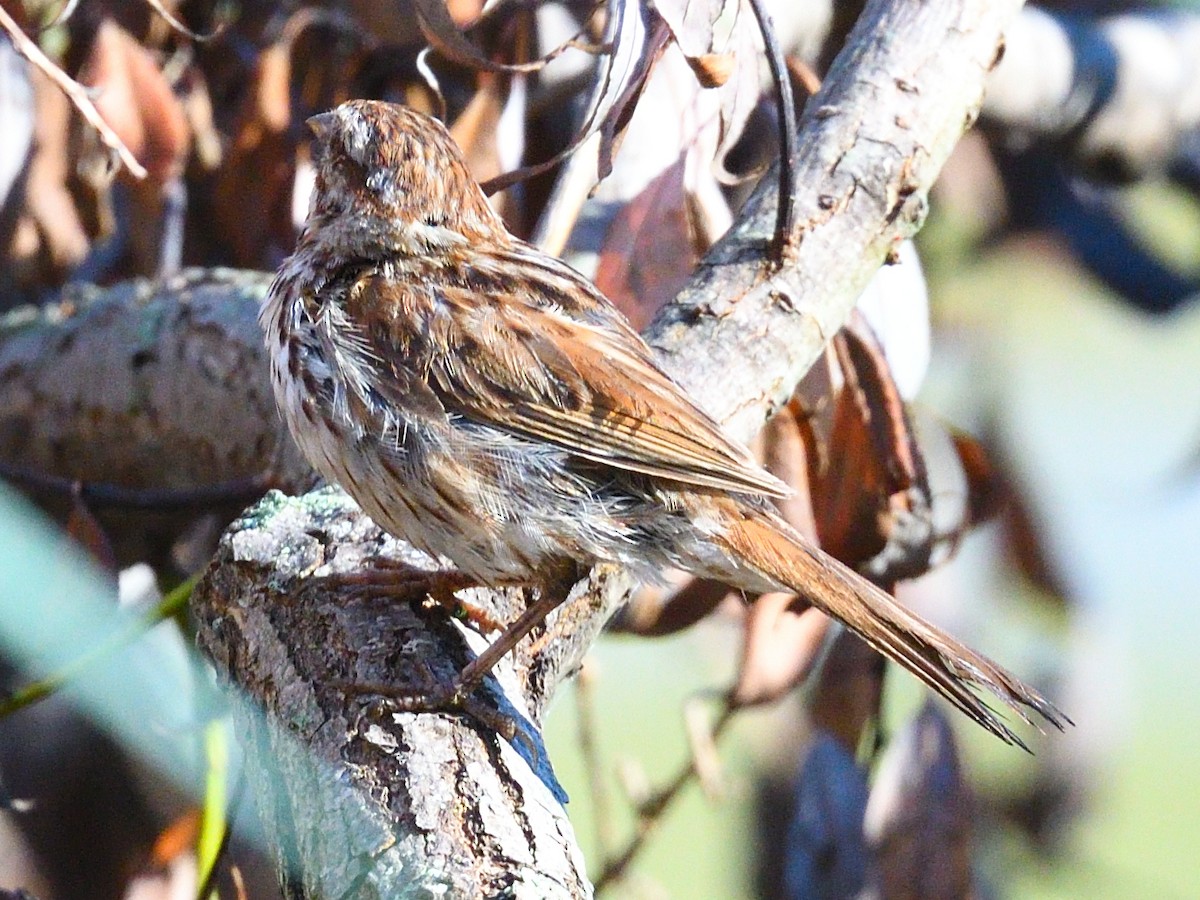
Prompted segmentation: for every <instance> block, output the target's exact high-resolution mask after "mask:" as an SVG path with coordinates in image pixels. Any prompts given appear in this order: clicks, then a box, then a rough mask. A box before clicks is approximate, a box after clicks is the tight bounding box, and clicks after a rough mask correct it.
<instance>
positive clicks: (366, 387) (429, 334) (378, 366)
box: [259, 100, 1069, 747]
mask: <svg viewBox="0 0 1200 900" xmlns="http://www.w3.org/2000/svg"><path fill="white" fill-rule="evenodd" d="M308 124H309V127H310V128H311V129H312V131H313V133H314V139H313V156H314V165H315V169H316V178H315V186H314V189H313V193H312V197H311V200H310V206H309V212H308V217H307V219H306V222H305V224H304V227H303V229H302V231H301V233H300V235H299V238H298V240H297V245H296V249H295V251H294V252H293V253H292V254H291V256H289V257H288V258H287V259H286V260H284V262H283V263H282V264H281V266H280V268H279V271H278V273H277V275H276V277H275V280H274V281H273V283H272V285H271V288H270V290H269V292H268V294H267V296H266V299H265V300H264V302H263V305H262V307H261V310H260V316H259V318H260V323H261V325H262V327H263V331H264V333H265V339H266V345H267V351H268V354H269V357H270V361H271V377H272V384H273V386H274V392H275V397H276V401H277V405H278V407H279V410H280V412H281V415H282V417H283V419H284V420H285V421H286V423H287V426H288V429H289V431H290V432H291V434H292V436H293V437H294V439H295V440H296V443H297V444H298V445H299V447H300V449H301V450H302V452H303V453H304V454H305V456H306V457H307V458H308V460H309V461H310V462H311V463H312V464H313V466H314V467H315V468H316V469H317V470H318V471H319V472H321V473H322V474H323V475H324V476H325V477H326V478H328V479H330V480H332V481H334V482H336V483H337V484H339V485H341V487H342V488H343V489H344V490H345V491H346V492H347V493H348V494H349V495H350V496H351V497H352V498H353V499H354V500H355V501H356V502H357V503H358V505H359V506H360V507H361V508H362V509H363V511H364V512H366V514H367V515H368V516H370V518H371V519H373V520H374V521H375V522H376V523H377V524H378V525H379V526H380V527H381V528H383V529H384V530H385V531H387V532H389V533H390V534H392V535H393V536H395V537H397V538H400V539H402V540H404V541H407V542H408V543H409V544H411V545H412V546H414V547H416V548H417V549H419V550H422V551H425V552H427V553H429V554H431V555H433V556H434V557H439V558H445V559H448V560H449V561H450V562H451V563H452V564H453V565H454V567H455V569H456V570H457V572H458V573H459V575H460V576H461V578H462V581H461V582H459V583H460V584H478V585H484V586H501V585H513V584H522V585H527V586H533V587H537V588H538V591H537V599H536V600H535V601H532V602H530V604H529V605H528V607H527V608H526V609H525V610H524V611H523V612H522V613H521V614H520V615H519V616H518V617H517V619H516V621H514V622H512V623H511V624H509V625H508V626H507V628H506V629H505V630H504V631H502V632H501V634H500V636H499V637H497V638H496V639H495V640H494V641H493V643H492V644H491V645H490V647H488V649H487V650H485V651H484V652H483V653H481V654H480V655H479V656H478V657H476V658H475V659H474V660H473V661H472V662H471V663H470V664H469V665H468V666H467V667H466V668H465V669H464V670H463V671H462V673H460V675H459V678H458V680H457V682H456V683H455V685H454V690H452V691H450V692H449V693H448V694H447V695H446V696H448V697H450V698H451V699H457V700H461V699H463V697H464V696H466V695H468V694H469V693H470V691H471V690H472V689H473V688H474V687H476V686H477V685H478V683H479V682H480V680H481V679H482V678H483V676H484V675H486V673H487V671H488V670H489V669H490V668H491V667H492V666H493V665H494V664H495V663H496V661H498V660H499V659H500V658H501V657H502V656H503V654H504V653H506V652H507V651H508V650H510V649H511V648H512V647H514V646H515V645H516V644H517V643H518V642H519V640H520V639H521V638H522V637H523V636H524V635H525V634H527V633H528V632H529V631H530V630H532V629H533V628H534V627H536V626H537V624H538V623H539V622H541V621H542V620H543V619H544V618H545V616H546V615H547V614H548V613H549V612H550V611H552V610H553V609H554V608H555V606H557V605H558V604H559V603H561V602H562V601H563V600H564V599H565V598H566V594H567V591H568V590H569V588H570V585H571V584H573V583H574V581H575V580H577V579H578V578H579V574H580V573H581V572H585V571H586V570H587V569H588V568H589V567H591V566H594V565H597V564H604V563H609V564H617V565H620V566H624V567H628V568H629V569H630V570H632V572H633V573H634V574H635V575H636V576H638V577H643V578H653V577H655V576H656V575H657V574H659V573H661V572H662V571H663V570H664V569H666V568H674V569H683V570H686V571H689V572H692V573H695V574H697V575H699V576H702V577H706V578H711V579H715V580H719V581H721V582H724V583H726V584H728V585H730V586H731V587H733V588H735V589H740V590H741V591H743V592H746V593H748V594H760V593H768V592H776V591H790V592H793V593H795V594H796V595H797V598H798V600H799V601H802V602H805V603H808V604H811V605H812V606H814V607H817V608H818V609H820V610H823V611H824V612H825V613H827V614H829V615H830V616H832V617H833V618H835V619H837V620H838V621H840V622H841V623H843V625H845V627H847V628H849V629H850V630H851V631H853V632H855V633H856V634H858V635H859V636H860V637H861V638H863V639H864V640H865V641H866V642H867V643H868V644H869V645H871V646H872V647H873V648H875V649H876V650H878V651H879V652H880V653H882V654H884V655H885V656H887V657H888V658H890V659H892V660H894V661H895V662H896V663H898V664H899V665H901V666H902V667H904V668H905V669H907V670H908V671H910V672H911V673H913V674H914V675H915V676H916V677H917V678H919V679H920V680H921V681H923V682H925V684H927V685H928V686H929V687H930V688H932V689H933V690H934V691H936V692H937V693H938V694H940V695H941V696H943V697H944V698H946V700H948V701H949V702H950V703H951V704H952V705H953V706H955V707H957V708H958V709H959V710H961V711H962V712H963V713H965V714H966V715H967V716H968V717H969V718H971V719H973V720H974V721H975V722H977V723H979V724H980V725H982V726H983V727H984V728H986V729H987V730H988V731H990V732H991V733H993V734H994V735H996V736H997V737H999V738H1000V739H1001V740H1003V741H1005V742H1007V743H1010V744H1017V745H1019V746H1022V747H1024V746H1025V744H1024V742H1023V741H1022V740H1021V738H1020V737H1019V736H1018V735H1017V734H1016V733H1015V732H1014V731H1013V730H1012V729H1011V728H1010V727H1009V724H1008V722H1007V720H1006V718H1005V717H1004V716H1003V715H1002V714H1001V713H999V712H998V711H997V710H996V709H993V708H992V706H991V705H989V702H988V701H989V699H992V700H998V701H999V702H1000V703H1001V704H1003V705H1004V706H1006V707H1007V708H1008V709H1009V710H1011V711H1012V712H1013V713H1015V714H1016V715H1017V716H1018V717H1019V718H1020V719H1022V720H1023V721H1025V722H1026V723H1034V718H1033V714H1036V716H1038V717H1040V718H1041V719H1042V720H1045V721H1046V722H1049V723H1050V724H1052V725H1054V726H1056V727H1058V728H1060V729H1061V728H1062V727H1063V726H1064V723H1066V722H1069V719H1067V718H1066V716H1065V715H1063V714H1062V713H1061V712H1060V711H1059V710H1057V709H1056V708H1055V707H1054V705H1053V704H1052V703H1050V701H1048V700H1047V699H1046V698H1045V697H1043V696H1042V695H1041V694H1040V693H1038V692H1037V691H1036V690H1034V689H1033V688H1031V687H1029V686H1028V685H1026V684H1025V683H1023V682H1022V681H1021V680H1020V679H1018V678H1017V677H1015V676H1014V675H1012V674H1010V673H1009V672H1007V671H1006V670H1005V669H1003V668H1002V667H1000V666H999V665H997V664H995V663H993V662H992V661H990V660H989V659H987V658H985V657H984V656H982V655H980V654H979V653H977V652H975V651H974V650H972V649H971V648H969V647H967V646H966V645H965V644H963V643H961V642H959V641H958V640H956V639H955V638H953V637H951V636H950V635H948V634H946V633H944V632H942V631H941V630H939V629H938V628H937V627H935V626H934V625H932V624H931V623H929V622H927V621H925V620H924V619H922V618H921V617H920V616H918V615H917V614H916V613H914V612H912V611H911V610H909V609H908V608H907V607H905V606H904V605H903V604H901V603H900V602H899V601H898V600H896V598H894V597H893V596H891V595H890V594H889V593H887V592H885V591H883V590H882V589H880V588H879V587H877V586H876V585H874V584H872V583H871V582H869V581H867V580H866V579H864V578H863V577H861V576H860V575H858V574H857V573H855V572H854V571H853V570H851V569H850V568H848V567H847V566H845V565H843V564H842V563H840V562H838V561H837V560H835V559H833V558H832V557H830V556H829V555H827V554H826V553H824V552H823V551H822V550H821V549H820V548H819V547H817V546H815V545H814V544H813V543H811V542H809V541H808V540H806V539H805V538H804V537H803V536H801V535H800V534H799V533H798V532H797V531H796V530H795V529H794V528H792V527H791V526H790V525H789V524H788V523H787V522H785V521H784V520H783V519H782V518H781V517H780V516H779V514H778V513H777V512H776V511H775V510H774V507H773V505H772V502H771V501H772V500H773V499H774V498H778V497H782V496H786V495H787V494H788V493H789V488H788V487H787V486H786V485H784V484H783V483H782V482H780V481H778V480H777V479H776V478H775V477H774V476H772V475H771V474H769V473H768V472H766V471H765V470H764V469H763V468H761V467H760V466H759V464H758V463H757V461H756V460H755V459H754V457H753V455H752V454H751V453H750V451H749V450H748V449H747V448H746V447H745V446H744V445H742V444H741V443H739V442H738V441H736V440H734V439H733V438H731V437H730V436H728V435H727V434H726V433H725V432H724V431H723V430H722V428H721V426H720V424H719V423H718V422H717V421H716V420H715V419H714V418H713V417H712V416H710V415H709V414H708V413H706V412H705V411H704V409H703V408H702V407H701V406H700V404H699V403H698V402H697V401H696V400H694V399H693V398H692V397H690V396H689V395H688V393H687V392H686V391H685V390H684V389H683V388H682V387H681V386H680V385H679V384H678V383H676V381H675V380H673V379H672V378H671V377H670V375H668V374H667V373H666V372H665V371H664V370H663V368H662V367H661V366H660V365H659V364H658V362H657V361H656V360H655V357H654V354H653V352H652V351H651V349H650V348H649V346H648V345H647V344H646V343H645V341H644V340H643V339H642V338H641V336H640V335H639V334H638V333H637V332H636V331H635V330H634V329H633V328H632V327H631V326H630V324H629V323H628V321H627V320H626V319H625V318H624V317H623V316H622V314H621V313H620V312H618V311H617V309H616V308H615V307H614V306H613V304H612V303H611V302H609V300H608V299H607V298H605V297H604V296H603V295H602V294H601V293H600V291H599V290H598V289H597V288H596V287H595V286H594V285H593V284H592V283H591V282H590V281H589V280H588V279H587V278H585V277H584V276H583V275H581V274H580V273H578V272H577V271H575V270H574V269H572V268H571V267H569V266H568V265H567V264H565V263H564V262H562V261H560V260H559V259H557V258H555V257H552V256H550V255H548V254H545V253H543V252H542V251H540V250H539V249H537V248H536V247H533V246H531V245H530V244H528V243H525V242H523V241H521V240H519V239H518V238H516V237H514V236H513V235H512V234H510V233H509V231H508V230H507V228H506V227H505V225H504V223H503V222H502V220H501V219H500V218H499V216H498V215H497V214H496V213H495V212H494V211H493V209H492V207H491V206H490V204H489V202H488V200H487V198H486V196H485V195H484V193H483V191H482V190H481V188H480V187H479V185H478V183H477V182H476V181H475V180H474V179H473V178H472V176H471V174H470V172H469V170H468V168H467V164H466V161H465V159H464V156H463V153H462V151H461V150H460V149H459V147H458V146H457V145H456V144H455V142H454V140H453V138H452V137H451V136H450V134H449V132H448V131H447V129H446V128H445V127H444V126H443V125H442V124H441V123H440V122H438V121H437V120H435V119H433V118H430V117H428V116H426V115H424V114H423V113H420V112H417V111H414V110H412V109H408V108H406V107H403V106H399V105H395V104H391V103H386V102H382V101H374V100H350V101H347V102H345V103H343V104H341V105H339V106H338V107H336V108H334V109H333V110H331V111H328V112H324V113H321V114H318V115H316V116H313V117H312V118H310V119H309V120H308ZM442 699H445V697H443V698H442Z"/></svg>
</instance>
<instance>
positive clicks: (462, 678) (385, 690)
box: [338, 563, 581, 741]
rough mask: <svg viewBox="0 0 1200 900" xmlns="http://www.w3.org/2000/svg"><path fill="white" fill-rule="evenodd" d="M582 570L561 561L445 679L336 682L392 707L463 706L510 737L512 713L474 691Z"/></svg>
mask: <svg viewBox="0 0 1200 900" xmlns="http://www.w3.org/2000/svg"><path fill="white" fill-rule="evenodd" d="M580 576H581V572H580V571H579V569H578V567H577V566H576V565H575V564H574V563H571V564H569V565H564V566H562V567H561V568H560V569H559V570H557V571H556V572H555V573H554V575H553V576H552V577H549V578H547V579H546V581H545V582H543V586H542V587H541V589H540V590H539V591H538V595H537V599H536V600H535V601H534V603H533V604H531V605H530V606H529V607H528V608H527V609H526V610H525V611H524V612H522V613H521V615H520V616H518V617H517V618H516V620H515V621H514V622H512V623H511V624H510V625H508V626H507V627H506V628H505V629H504V630H503V631H502V632H501V633H500V636H499V637H497V638H496V639H495V640H494V641H493V642H492V643H491V644H490V645H489V646H488V648H487V649H486V650H484V651H483V653H481V654H479V656H477V657H476V658H475V659H473V660H472V661H471V662H470V663H468V664H467V665H466V666H465V667H464V668H463V669H462V671H461V672H459V674H458V676H457V677H455V678H454V679H453V680H452V681H450V682H449V683H441V684H439V683H437V682H436V681H435V680H434V679H433V677H432V675H430V678H429V682H430V683H428V684H427V685H425V686H418V687H414V688H399V687H396V686H395V685H388V684H379V683H372V682H355V683H346V684H340V685H338V686H339V687H340V688H341V689H342V690H345V691H347V692H348V693H353V694H360V695H361V694H375V695H378V696H380V697H383V698H386V699H387V700H388V701H389V706H390V707H391V708H392V709H393V710H394V711H396V712H435V711H438V710H447V709H454V710H461V711H462V712H465V713H466V714H467V715H469V716H471V717H472V718H474V719H476V720H477V721H479V722H481V723H482V724H484V725H486V726H487V727H489V728H491V729H492V730H493V731H495V732H496V733H498V734H500V735H501V736H502V737H504V738H505V739H507V740H510V741H511V740H512V739H513V737H514V735H516V734H517V733H518V731H519V723H518V722H516V721H515V720H514V719H513V717H512V716H509V715H507V714H505V713H503V712H500V711H498V710H496V709H495V708H494V707H492V706H491V705H489V704H488V703H487V702H485V701H483V700H482V699H480V698H477V697H475V696H474V692H475V690H476V688H478V687H479V685H480V684H481V683H482V682H483V680H484V678H486V677H487V675H488V673H489V672H491V671H492V669H493V668H494V667H495V665H496V663H498V662H499V661H500V660H501V659H502V658H503V657H504V655H505V654H506V653H508V652H509V651H510V650H512V649H513V648H514V647H516V646H517V644H519V643H520V642H521V640H522V639H523V638H524V637H525V636H526V635H528V634H529V632H531V631H532V630H533V629H534V628H536V627H537V626H538V625H539V624H541V623H542V622H543V621H544V620H545V618H546V616H548V615H549V614H550V613H551V612H553V611H554V610H555V609H556V608H557V607H558V606H560V605H561V604H562V603H563V601H565V600H566V599H567V597H568V595H569V594H570V593H571V589H572V588H573V587H574V586H575V583H576V582H577V581H578V580H579V578H580Z"/></svg>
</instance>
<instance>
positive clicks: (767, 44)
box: [749, 0, 797, 266]
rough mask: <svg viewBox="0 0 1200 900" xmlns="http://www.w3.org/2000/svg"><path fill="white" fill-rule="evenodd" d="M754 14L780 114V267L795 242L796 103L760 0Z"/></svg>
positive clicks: (776, 245)
mask: <svg viewBox="0 0 1200 900" xmlns="http://www.w3.org/2000/svg"><path fill="white" fill-rule="evenodd" d="M749 3H750V8H751V9H752V10H753V11H754V17H755V18H756V19H758V30H759V31H760V32H762V39H763V49H764V50H765V51H766V54H767V64H768V66H770V69H771V77H772V78H773V79H774V80H775V103H776V108H777V109H778V114H779V140H780V143H781V144H782V146H781V148H780V154H779V156H780V160H779V209H778V211H777V212H776V217H775V239H774V241H773V242H772V245H771V249H772V251H773V253H774V256H775V262H776V264H777V265H780V266H782V265H783V264H784V263H785V262H787V260H788V258H789V257H790V256H791V254H792V249H793V244H794V241H795V235H794V233H793V232H794V230H795V219H796V216H795V203H796V170H795V165H796V144H797V137H796V102H795V100H794V99H793V98H792V80H791V78H790V77H789V76H788V70H787V61H786V60H785V58H784V55H783V49H782V48H781V47H780V46H779V38H778V37H777V36H776V34H775V24H774V23H773V22H772V21H771V14H770V13H768V12H767V9H766V7H765V6H764V4H763V0H749Z"/></svg>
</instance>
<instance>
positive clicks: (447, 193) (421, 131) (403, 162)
mask: <svg viewBox="0 0 1200 900" xmlns="http://www.w3.org/2000/svg"><path fill="white" fill-rule="evenodd" d="M308 126H309V128H311V129H312V131H313V134H314V135H315V136H316V139H315V141H314V143H313V159H314V164H315V167H316V184H315V188H314V191H313V197H312V202H311V205H310V207H309V216H308V227H309V228H310V229H312V228H314V227H315V226H321V227H323V228H329V227H331V226H333V227H337V228H338V230H339V231H342V232H343V234H345V232H346V231H347V230H353V231H355V232H360V233H361V234H362V235H363V236H364V237H365V236H367V235H368V234H369V235H371V236H373V238H377V239H379V241H381V242H382V243H383V244H390V243H393V242H394V243H395V244H396V246H395V248H394V249H396V250H398V251H400V252H422V250H423V249H436V248H437V247H438V246H441V245H447V246H449V245H453V244H454V243H457V242H459V241H478V240H481V239H482V240H488V239H496V238H497V237H498V235H503V236H504V238H505V239H507V232H506V231H505V229H504V226H503V224H502V223H501V222H500V219H499V217H498V216H497V215H496V214H495V212H494V211H493V210H492V208H491V206H490V205H489V204H488V202H487V198H486V197H484V195H483V192H482V191H481V190H480V188H479V185H478V184H477V183H476V182H475V179H474V178H472V177H471V173H470V171H469V170H468V169H467V163H466V160H465V159H464V157H463V154H462V151H461V150H460V149H459V148H458V145H457V144H455V143H454V139H453V138H452V137H451V136H450V133H449V132H448V131H447V130H446V128H445V126H443V125H442V123H441V122H438V121H437V120H436V119H432V118H430V117H429V116H427V115H425V114H423V113H419V112H417V111H415V110H412V109H408V108H407V107H404V106H399V105H396V104H393V103H385V102H383V101H379V100H350V101H348V102H346V103H343V104H342V105H340V106H338V107H337V108H336V109H333V110H330V111H329V112H325V113H320V114H319V115H315V116H313V117H312V118H310V119H309V120H308ZM410 243H411V244H413V246H412V247H411V248H410V247H408V244H410Z"/></svg>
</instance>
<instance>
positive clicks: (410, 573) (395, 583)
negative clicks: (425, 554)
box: [327, 556, 503, 632]
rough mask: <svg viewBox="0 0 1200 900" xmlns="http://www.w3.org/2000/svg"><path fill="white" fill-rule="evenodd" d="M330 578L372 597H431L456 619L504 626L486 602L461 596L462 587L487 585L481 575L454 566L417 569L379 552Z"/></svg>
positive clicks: (483, 626) (486, 628)
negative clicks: (352, 568)
mask: <svg viewBox="0 0 1200 900" xmlns="http://www.w3.org/2000/svg"><path fill="white" fill-rule="evenodd" d="M327 581H328V582H329V583H330V584H331V585H335V586H338V587H342V586H345V587H347V588H349V589H350V590H351V591H353V592H354V593H356V594H358V595H359V596H362V597H365V598H370V599H376V598H382V599H388V600H392V599H396V598H398V597H399V598H416V597H428V598H431V599H432V600H435V601H436V602H437V603H438V604H439V605H441V606H443V607H444V608H445V609H447V610H449V612H450V614H451V615H452V616H454V617H455V618H456V619H461V620H463V621H465V622H467V623H469V624H470V625H472V626H473V627H474V628H475V629H477V630H478V631H481V632H490V631H498V630H499V629H500V628H502V627H503V623H502V622H500V621H499V620H498V619H497V618H496V617H495V616H494V615H493V613H492V611H491V610H490V609H488V608H487V607H486V606H484V605H483V604H480V603H475V602H473V601H471V600H466V599H463V598H462V597H459V596H458V593H457V592H458V591H464V590H467V589H468V588H477V587H483V585H482V584H480V582H479V579H477V578H474V577H472V576H470V575H467V574H466V573H464V572H459V571H457V570H454V569H437V570H434V571H430V570H428V569H417V568H415V567H413V566H411V565H409V564H408V563H405V562H402V561H400V560H398V559H391V558H389V557H386V556H375V557H371V558H370V559H368V560H366V561H365V562H364V563H363V564H362V566H361V567H359V568H358V569H356V570H355V571H353V572H338V573H336V574H333V575H329V576H327Z"/></svg>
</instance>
